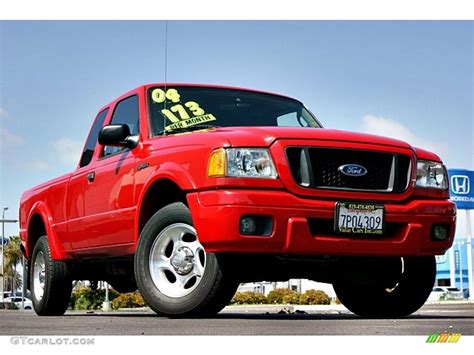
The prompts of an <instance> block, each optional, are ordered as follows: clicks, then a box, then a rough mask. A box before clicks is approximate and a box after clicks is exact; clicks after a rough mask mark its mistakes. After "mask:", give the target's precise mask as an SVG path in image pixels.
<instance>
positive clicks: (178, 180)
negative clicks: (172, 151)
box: [134, 162, 196, 245]
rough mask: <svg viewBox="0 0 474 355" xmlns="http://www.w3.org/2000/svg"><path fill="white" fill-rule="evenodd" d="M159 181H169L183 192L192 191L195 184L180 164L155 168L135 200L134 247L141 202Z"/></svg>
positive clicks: (166, 164)
mask: <svg viewBox="0 0 474 355" xmlns="http://www.w3.org/2000/svg"><path fill="white" fill-rule="evenodd" d="M159 180H169V181H171V182H172V183H174V184H175V185H176V186H178V187H179V188H180V189H181V190H183V191H192V190H195V189H196V183H195V182H194V180H193V178H192V177H191V175H190V174H189V172H188V171H187V170H185V169H184V168H183V167H182V166H181V165H180V164H176V163H173V162H166V163H163V164H160V165H159V166H157V167H156V169H155V171H153V172H152V173H151V174H150V176H149V177H148V179H147V180H146V182H145V184H144V185H143V188H142V189H141V191H140V194H139V197H138V200H137V209H136V216H135V233H134V234H135V235H134V243H135V245H136V243H137V241H138V237H139V232H138V231H139V221H140V216H141V213H142V206H143V200H144V198H145V196H146V194H147V192H148V190H149V189H150V187H151V186H152V185H153V184H154V183H156V182H157V181H159Z"/></svg>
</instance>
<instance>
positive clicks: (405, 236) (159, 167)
mask: <svg viewBox="0 0 474 355" xmlns="http://www.w3.org/2000/svg"><path fill="white" fill-rule="evenodd" d="M455 220H456V209H455V205H454V203H453V202H451V201H450V200H449V192H448V178H447V173H446V168H445V167H444V165H443V164H442V162H441V159H440V158H439V157H438V156H437V155H436V154H434V153H431V152H428V151H426V150H423V149H420V148H415V147H412V146H410V145H409V144H407V143H405V142H402V141H399V140H395V139H389V138H384V137H379V136H374V135H368V134H361V133H353V132H347V131H340V130H333V129H324V128H323V127H322V125H321V123H320V122H319V121H318V119H317V118H316V117H315V116H314V115H313V114H312V113H311V112H310V111H309V110H308V109H307V108H306V107H305V106H304V105H303V104H302V103H301V102H300V101H298V100H296V99H293V98H290V97H286V96H282V95H277V94H271V93H267V92H261V91H255V90H248V89H242V88H234V87H222V86H209V85H194V84H193V85H189V84H152V85H145V86H141V87H138V88H137V89H135V90H132V91H130V92H128V93H126V94H125V95H123V96H121V97H119V98H118V99H116V100H115V101H113V102H111V103H109V104H107V105H105V106H104V107H102V108H101V109H100V110H99V112H98V114H97V116H96V117H95V119H94V121H93V124H92V127H91V129H90V133H89V135H88V137H87V138H86V141H85V144H84V148H83V150H82V155H81V156H80V157H78V165H77V168H76V169H75V170H74V171H73V172H72V173H69V174H66V175H64V176H61V177H58V178H56V179H53V180H51V181H48V182H46V183H43V184H41V185H39V186H37V187H34V188H32V189H30V190H28V191H26V192H25V193H24V194H23V196H22V197H21V204H20V229H21V231H20V234H21V241H22V245H21V248H22V251H23V253H24V255H25V257H26V258H27V260H28V269H29V271H28V280H27V285H28V288H29V289H30V290H31V293H32V299H33V305H34V309H35V311H36V313H37V314H39V315H61V314H63V313H64V312H65V311H66V309H67V307H68V302H69V297H70V294H71V285H72V281H73V280H90V281H92V282H97V281H99V280H105V281H107V282H108V283H109V284H110V285H111V286H112V287H113V288H114V289H116V290H117V291H119V292H131V291H134V290H136V289H137V288H138V289H139V291H140V292H141V294H142V295H143V297H144V299H145V301H146V303H147V304H148V305H149V306H150V307H151V308H152V309H153V310H154V311H155V312H157V313H158V314H161V315H164V316H168V317H205V316H210V315H213V314H216V313H218V312H219V311H220V310H221V309H222V308H223V307H225V306H226V305H227V304H228V302H229V301H230V300H231V298H232V296H233V295H234V294H235V291H236V289H237V287H238V285H239V284H240V283H242V282H254V281H261V280H267V281H284V280H288V279H290V278H307V279H310V280H315V281H320V282H326V283H331V284H333V286H334V289H335V292H336V294H337V297H338V298H339V300H340V301H341V302H342V303H343V304H344V305H345V306H346V307H347V308H348V309H349V310H351V311H352V312H354V313H355V314H357V315H359V316H361V317H367V318H374V317H385V318H396V317H403V316H406V315H409V314H411V313H413V312H415V311H416V310H418V309H419V308H420V307H421V306H422V305H423V304H424V302H425V301H426V299H427V298H428V296H429V294H430V291H431V289H432V286H433V283H434V280H435V273H436V263H435V255H441V254H444V253H445V251H446V250H447V249H448V248H449V247H450V246H451V244H452V243H453V237H454V233H455Z"/></svg>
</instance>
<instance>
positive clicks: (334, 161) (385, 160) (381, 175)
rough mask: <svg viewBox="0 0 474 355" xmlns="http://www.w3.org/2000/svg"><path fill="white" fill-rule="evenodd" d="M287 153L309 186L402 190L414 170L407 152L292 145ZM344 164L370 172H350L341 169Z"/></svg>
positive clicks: (294, 172) (298, 179)
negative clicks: (394, 152) (348, 173)
mask: <svg viewBox="0 0 474 355" xmlns="http://www.w3.org/2000/svg"><path fill="white" fill-rule="evenodd" d="M286 155H287V159H288V162H289V165H290V169H291V172H292V175H293V178H294V179H295V180H296V182H297V183H298V184H299V185H301V186H303V187H308V188H316V189H338V190H360V191H373V192H391V193H401V192H403V191H405V190H406V189H407V187H408V182H409V178H410V174H411V159H410V157H409V156H408V155H403V154H392V153H382V152H374V151H366V150H350V149H337V148H314V147H288V148H287V149H286ZM344 165H359V166H362V167H364V168H365V169H366V173H365V174H364V175H361V176H348V175H346V174H344V173H343V172H342V171H341V169H340V168H341V167H342V166H344Z"/></svg>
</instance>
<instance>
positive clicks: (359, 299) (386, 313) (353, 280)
mask: <svg viewBox="0 0 474 355" xmlns="http://www.w3.org/2000/svg"><path fill="white" fill-rule="evenodd" d="M435 277H436V261H435V257H434V256H429V257H404V258H386V259H385V258H378V259H377V258H376V259H370V260H365V261H358V262H354V261H350V262H348V263H343V264H342V267H341V270H340V273H339V277H338V278H337V279H336V281H335V282H334V284H333V286H334V291H335V292H336V295H337V297H338V298H339V300H340V301H341V303H342V304H343V305H344V306H346V307H347V308H348V309H349V310H350V311H351V312H353V313H355V314H357V315H359V316H361V317H364V318H399V317H405V316H407V315H410V314H412V313H414V312H416V311H417V310H418V309H419V308H420V307H421V306H423V304H424V303H425V302H426V300H427V299H428V297H429V295H430V292H431V290H432V288H433V284H434V281H435Z"/></svg>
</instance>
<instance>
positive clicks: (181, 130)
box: [158, 124, 219, 136]
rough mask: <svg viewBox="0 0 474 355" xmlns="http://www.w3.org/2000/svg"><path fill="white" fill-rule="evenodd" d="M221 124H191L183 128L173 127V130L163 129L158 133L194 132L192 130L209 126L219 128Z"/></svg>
mask: <svg viewBox="0 0 474 355" xmlns="http://www.w3.org/2000/svg"><path fill="white" fill-rule="evenodd" d="M218 127H219V126H214V125H210V124H197V125H194V126H190V127H183V128H175V129H171V130H168V131H167V130H163V131H160V132H159V133H158V135H160V136H161V135H162V134H165V135H166V134H172V133H183V132H192V131H195V130H196V129H208V128H218Z"/></svg>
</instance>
